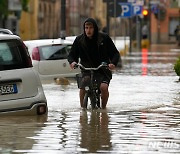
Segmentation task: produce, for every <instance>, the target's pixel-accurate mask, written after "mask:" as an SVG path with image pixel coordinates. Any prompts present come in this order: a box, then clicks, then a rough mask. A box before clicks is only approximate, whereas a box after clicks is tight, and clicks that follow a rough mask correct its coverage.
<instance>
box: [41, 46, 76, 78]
mask: <svg viewBox="0 0 180 154" xmlns="http://www.w3.org/2000/svg"><path fill="white" fill-rule="evenodd" d="M70 48H71V45H62V44H52V45H46V46H41V47H39V52H40V57H41V60H40V62H39V66H38V70H39V73H40V74H41V75H56V76H69V75H70V74H72V73H74V72H75V71H76V70H74V71H73V70H72V69H71V68H70V66H69V63H68V61H67V56H68V53H69V50H70Z"/></svg>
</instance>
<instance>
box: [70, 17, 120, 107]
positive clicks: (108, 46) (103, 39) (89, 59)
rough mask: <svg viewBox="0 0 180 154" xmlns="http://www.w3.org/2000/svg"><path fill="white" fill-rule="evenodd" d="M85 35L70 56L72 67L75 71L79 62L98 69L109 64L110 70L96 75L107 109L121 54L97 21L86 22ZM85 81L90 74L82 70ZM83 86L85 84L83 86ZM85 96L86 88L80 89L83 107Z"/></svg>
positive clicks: (89, 20)
mask: <svg viewBox="0 0 180 154" xmlns="http://www.w3.org/2000/svg"><path fill="white" fill-rule="evenodd" d="M83 28H84V33H83V34H81V35H79V36H77V37H76V39H75V41H74V43H73V45H72V48H71V51H70V53H69V56H68V61H69V63H70V67H71V68H72V69H74V67H75V65H76V64H77V63H78V62H79V59H80V63H81V64H82V65H83V66H84V67H89V68H90V67H93V68H95V67H98V66H99V65H100V64H101V63H102V62H105V63H107V64H108V67H109V69H103V68H102V69H100V70H97V71H96V73H95V74H97V75H95V76H96V77H97V78H98V79H97V80H100V81H99V82H100V92H101V103H102V105H101V106H102V108H103V109H105V108H106V105H107V101H108V98H109V91H108V86H109V83H110V80H111V79H112V72H111V70H113V69H115V66H116V65H117V63H118V62H119V59H120V54H119V52H118V50H117V49H116V47H115V45H114V43H113V41H112V40H111V38H110V37H109V36H108V35H107V34H105V33H101V32H99V31H98V26H97V24H96V21H95V20H94V19H92V18H88V19H86V20H85V22H84V25H83ZM82 75H83V79H84V80H82V81H86V79H87V78H88V75H89V72H88V71H84V70H82ZM82 85H83V84H82ZM84 95H85V89H84V86H82V87H80V105H81V107H83V99H84Z"/></svg>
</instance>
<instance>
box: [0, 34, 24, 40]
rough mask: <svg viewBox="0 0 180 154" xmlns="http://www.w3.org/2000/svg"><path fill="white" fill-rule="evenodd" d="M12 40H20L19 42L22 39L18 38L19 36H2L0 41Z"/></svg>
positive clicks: (0, 35)
mask: <svg viewBox="0 0 180 154" xmlns="http://www.w3.org/2000/svg"><path fill="white" fill-rule="evenodd" d="M10 39H18V40H20V37H19V36H17V35H10V34H0V40H10Z"/></svg>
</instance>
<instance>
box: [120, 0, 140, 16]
mask: <svg viewBox="0 0 180 154" xmlns="http://www.w3.org/2000/svg"><path fill="white" fill-rule="evenodd" d="M119 5H121V8H122V12H121V14H120V17H125V18H128V17H131V16H134V15H140V14H141V13H142V5H132V3H119Z"/></svg>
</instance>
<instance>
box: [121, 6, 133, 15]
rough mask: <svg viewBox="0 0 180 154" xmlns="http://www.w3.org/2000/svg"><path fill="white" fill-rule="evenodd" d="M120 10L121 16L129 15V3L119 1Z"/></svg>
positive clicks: (130, 10) (130, 8) (130, 9)
mask: <svg viewBox="0 0 180 154" xmlns="http://www.w3.org/2000/svg"><path fill="white" fill-rule="evenodd" d="M120 5H121V8H122V12H121V15H120V16H121V17H130V16H131V12H132V5H131V3H120Z"/></svg>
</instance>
